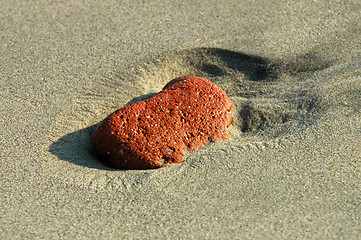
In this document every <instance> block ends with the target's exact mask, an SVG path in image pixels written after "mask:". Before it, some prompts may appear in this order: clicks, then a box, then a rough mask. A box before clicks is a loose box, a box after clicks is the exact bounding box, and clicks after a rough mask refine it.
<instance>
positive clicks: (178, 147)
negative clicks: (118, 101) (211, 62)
mask: <svg viewBox="0 0 361 240" xmlns="http://www.w3.org/2000/svg"><path fill="white" fill-rule="evenodd" d="M231 109H232V102H231V100H230V99H229V97H228V96H227V95H226V93H225V92H223V91H222V89H220V88H219V87H218V86H216V85H215V84H213V83H212V82H210V81H208V80H207V79H204V78H200V77H193V76H187V77H180V78H176V79H173V80H172V81H170V82H169V83H168V84H166V86H165V87H164V88H163V90H162V91H160V92H159V93H158V94H157V95H155V96H154V97H152V98H150V99H147V100H144V101H141V102H136V103H133V104H131V105H129V106H126V107H123V108H121V109H119V110H117V111H115V112H114V113H112V114H110V115H109V116H108V117H107V118H105V119H104V120H103V122H102V123H101V124H100V125H99V126H98V128H97V129H96V130H95V132H94V135H93V144H94V147H95V150H96V152H97V153H98V155H99V156H100V157H101V159H102V160H103V161H104V162H105V163H107V164H108V165H110V166H112V167H114V168H119V169H150V168H158V167H162V166H164V165H166V164H171V163H180V162H182V161H184V153H183V152H184V150H188V151H194V150H196V149H199V148H200V147H202V146H204V145H205V144H206V143H207V142H208V141H211V142H216V141H217V140H225V139H228V138H229V137H230V133H229V132H228V130H227V127H229V126H230V124H231V121H232V117H231V115H230V113H229V112H230V111H231Z"/></svg>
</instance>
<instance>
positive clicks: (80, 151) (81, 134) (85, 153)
mask: <svg viewBox="0 0 361 240" xmlns="http://www.w3.org/2000/svg"><path fill="white" fill-rule="evenodd" d="M98 125H99V124H94V125H92V126H90V127H87V128H83V129H81V130H78V131H75V132H72V133H69V134H66V135H64V136H63V137H61V138H60V139H59V140H58V141H56V142H54V143H53V144H51V145H50V147H49V152H50V153H52V154H54V155H55V156H57V157H58V158H59V159H61V160H63V161H67V162H70V163H73V164H76V165H80V166H83V167H88V168H96V169H101V170H110V171H111V170H114V169H113V168H110V167H108V166H106V165H105V164H104V163H102V162H101V161H99V158H98V157H97V156H96V154H95V151H94V149H93V144H92V136H93V133H94V131H95V129H96V128H97V126H98Z"/></svg>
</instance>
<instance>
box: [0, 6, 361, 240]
mask: <svg viewBox="0 0 361 240" xmlns="http://www.w3.org/2000/svg"><path fill="white" fill-rule="evenodd" d="M360 12H361V4H360V2H359V1H346V2H343V1H319V0H317V1H306V0H301V1H294V2H292V1H277V2H270V1H261V0H254V1H221V3H218V2H216V1H215V2H210V1H195V2H191V1H190V2H184V1H123V3H117V2H115V1H91V2H90V3H89V2H88V1H85V2H84V1H71V2H68V1H65V2H61V1H54V2H47V1H2V2H1V3H0V16H1V21H0V40H1V41H0V89H1V94H0V112H1V116H2V117H1V118H0V124H1V125H0V126H1V128H0V157H1V158H0V159H1V161H0V164H1V171H0V184H1V188H0V189H1V192H0V237H1V238H2V239H23V238H29V239H40V238H45V239H59V238H62V239H70V238H79V239H84V238H87V239H99V238H102V239H116V238H119V239H120V238H122V239H127V238H130V239H247V238H249V239H263V238H268V239H282V238H283V239H290V238H292V239H295V238H302V239H306V238H308V239H339V238H341V239H358V238H359V236H360V235H361V204H360V202H361V187H360V183H361V148H360V143H361V123H360V121H361V98H360V95H361V41H360V40H361V37H360V36H361V15H360ZM182 75H196V76H200V77H204V78H207V79H209V80H211V81H212V82H214V83H216V84H217V85H219V86H220V87H221V88H222V89H223V90H224V91H226V93H227V94H228V96H229V97H230V98H231V100H232V102H233V104H234V109H233V111H232V116H233V122H232V125H231V127H230V131H231V134H232V137H231V138H230V139H229V140H226V141H219V142H217V143H214V144H209V145H207V146H206V147H204V148H202V149H200V150H198V151H194V152H191V153H188V154H187V155H186V158H185V161H184V162H183V163H180V164H173V165H170V166H166V167H163V168H160V169H156V170H147V171H135V170H131V171H124V170H115V169H111V168H108V167H106V166H104V165H103V164H102V163H101V162H99V161H98V159H97V158H96V157H95V156H94V151H93V149H92V145H91V136H92V133H93V131H94V128H95V127H96V125H97V124H98V123H99V122H100V121H101V120H102V119H104V118H105V117H106V116H107V115H108V114H109V113H111V112H113V111H114V110H116V109H118V108H120V107H123V106H124V105H126V104H128V103H131V102H134V101H137V100H139V99H144V98H146V97H147V96H150V95H151V94H152V93H155V92H158V91H159V90H160V89H161V88H162V87H163V86H164V84H165V83H167V82H168V81H169V80H171V79H172V78H174V77H179V76H182Z"/></svg>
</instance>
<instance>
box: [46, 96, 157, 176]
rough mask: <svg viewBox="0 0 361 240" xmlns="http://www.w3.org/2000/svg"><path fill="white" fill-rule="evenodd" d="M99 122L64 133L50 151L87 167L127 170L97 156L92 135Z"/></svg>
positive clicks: (138, 99)
mask: <svg viewBox="0 0 361 240" xmlns="http://www.w3.org/2000/svg"><path fill="white" fill-rule="evenodd" d="M155 94H156V93H150V94H146V95H142V96H140V97H137V98H134V99H132V100H131V101H129V102H128V103H127V104H126V106H128V105H130V104H133V103H136V102H139V101H143V100H145V99H148V98H151V97H153V96H154V95H155ZM109 114H110V113H109ZM99 124H100V123H97V124H94V125H92V126H90V127H87V128H83V129H81V130H78V131H75V132H72V133H69V134H66V135H64V136H63V137H61V138H60V139H59V140H58V141H56V142H54V143H53V144H51V145H50V147H49V152H50V153H52V154H54V155H55V156H57V157H58V158H59V159H61V160H63V161H67V162H70V163H73V164H76V165H80V166H83V167H87V168H96V169H100V170H108V171H126V170H122V169H114V168H111V167H109V166H107V165H106V164H105V163H103V162H102V161H101V159H100V158H99V157H98V156H97V154H96V152H95V150H94V148H93V143H92V137H93V134H94V131H95V129H96V128H97V127H98V125H99Z"/></svg>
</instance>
